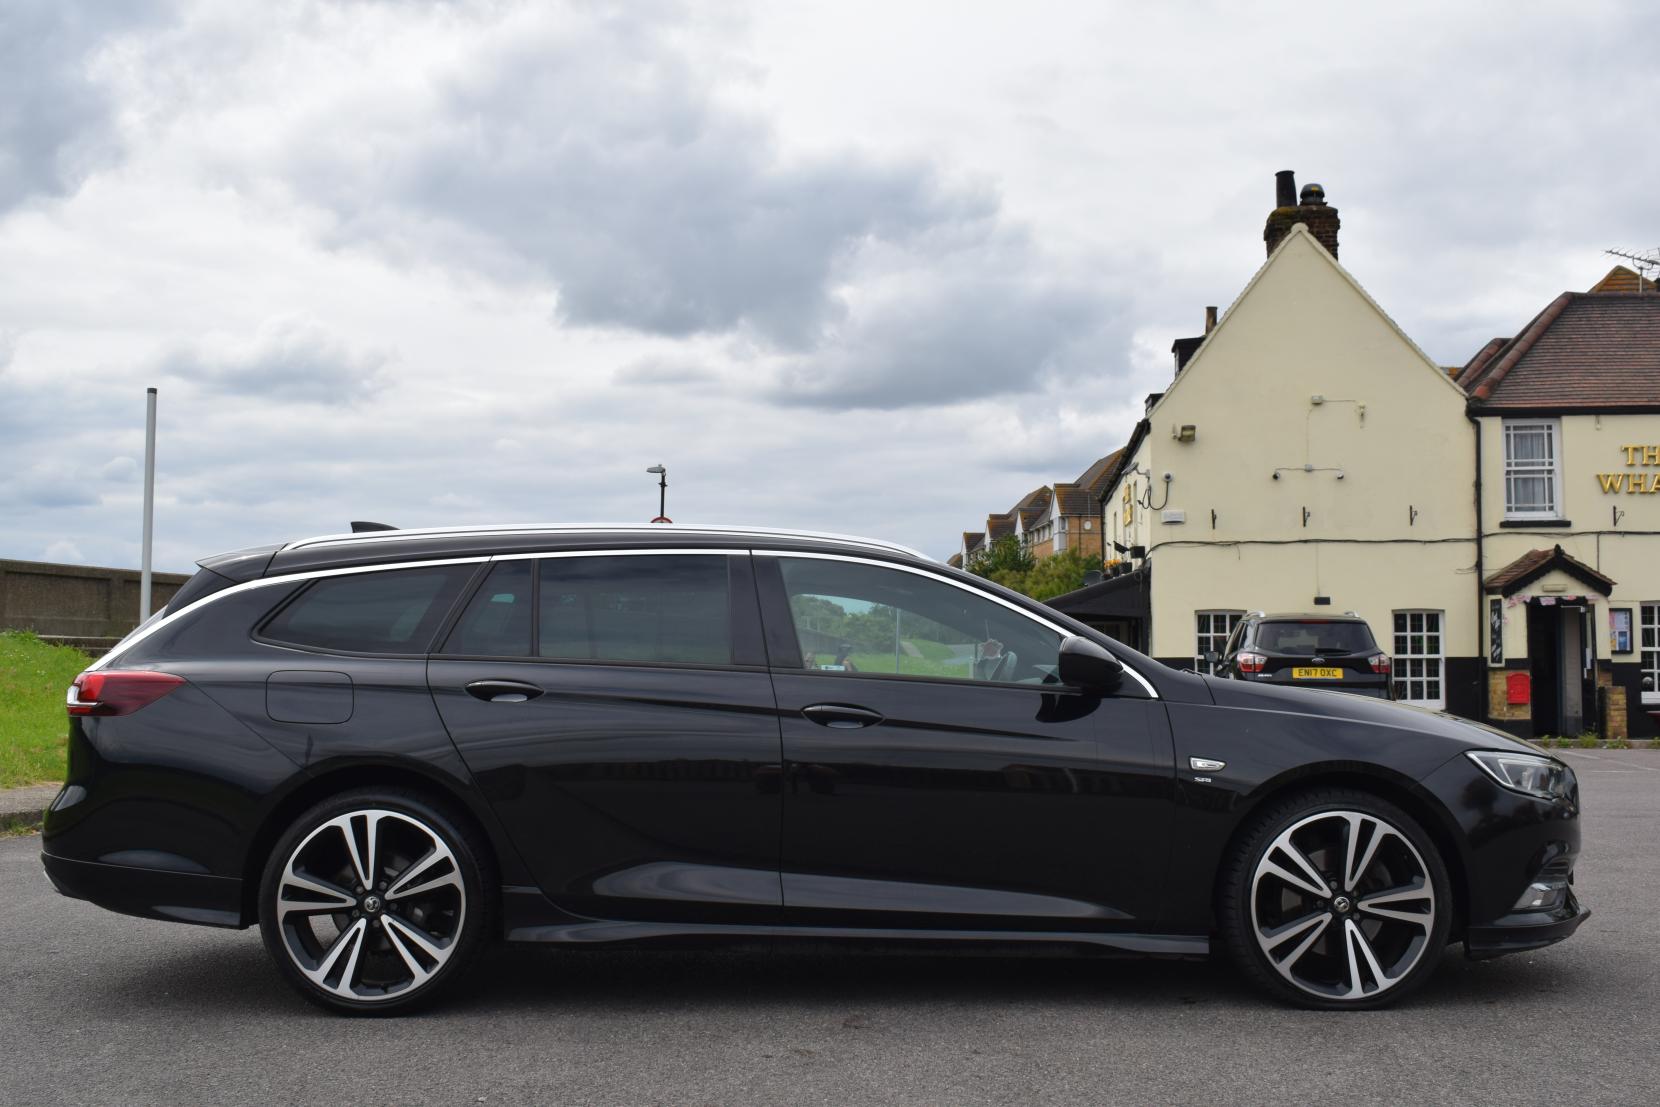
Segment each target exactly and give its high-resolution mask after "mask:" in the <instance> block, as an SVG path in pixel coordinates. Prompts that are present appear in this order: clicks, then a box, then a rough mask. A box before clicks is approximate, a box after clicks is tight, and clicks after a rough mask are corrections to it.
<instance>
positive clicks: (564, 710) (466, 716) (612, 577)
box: [428, 551, 781, 923]
mask: <svg viewBox="0 0 1660 1107" xmlns="http://www.w3.org/2000/svg"><path fill="white" fill-rule="evenodd" d="M428 680H429V682H430V685H431V688H432V692H433V696H434V698H435V699H436V701H437V703H438V710H439V712H440V713H441V714H442V716H443V719H444V722H445V724H446V725H447V726H448V728H449V731H450V735H451V737H452V738H453V739H454V741H455V744H456V747H457V748H458V749H459V750H460V752H461V756H462V758H463V759H465V761H466V763H467V766H468V768H469V769H470V770H471V772H472V773H473V775H474V777H475V779H477V781H478V783H479V786H480V788H481V789H482V791H483V792H484V794H485V796H486V798H487V799H488V801H489V802H490V803H491V804H492V806H493V807H494V809H495V811H496V813H497V814H498V816H499V817H500V818H501V820H502V822H503V823H504V824H505V825H506V828H507V831H508V833H509V834H510V835H511V837H512V838H513V841H514V843H515V844H516V845H517V847H518V849H519V851H520V853H521V854H522V856H523V858H524V860H525V862H526V864H527V865H528V866H529V868H530V870H531V872H532V873H533V874H534V875H535V877H536V880H537V883H538V884H539V885H540V886H541V888H542V891H543V892H544V893H545V894H546V895H547V896H548V897H549V898H550V899H551V900H553V901H554V902H555V903H556V904H557V905H558V906H560V907H562V908H564V909H566V910H568V911H571V912H573V913H575V914H578V915H583V916H587V917H590V918H604V919H630V920H657V921H671V922H707V923H767V922H771V921H774V920H775V918H776V916H777V911H778V907H779V904H780V902H781V901H780V893H779V885H778V820H779V799H780V797H779V773H780V762H779V732H778V722H777V718H776V715H775V711H774V705H773V698H772V687H771V684H770V682H769V680H768V677H767V673H766V668H765V653H764V650H763V647H762V643H761V630H760V622H759V616H758V614H757V612H756V609H755V589H754V584H753V579H752V574H751V569H750V561H749V557H748V555H747V553H739V554H733V553H730V552H725V551H711V552H686V553H657V552H646V553H629V552H613V553H607V554H582V555H574V556H572V555H549V556H544V557H540V558H504V559H501V560H499V561H497V562H496V564H495V565H494V566H493V567H492V569H491V571H490V575H489V576H488V577H487V578H486V579H485V581H484V583H483V585H482V586H481V587H480V588H479V589H478V591H477V592H476V593H475V594H474V595H473V597H472V598H471V600H470V601H469V602H468V604H467V606H466V607H465V608H464V609H463V611H462V614H461V616H460V618H459V619H458V621H457V622H456V624H455V626H454V628H453V629H452V630H451V631H450V632H449V633H448V635H447V636H446V638H445V640H444V642H443V644H442V645H441V647H440V650H439V652H438V654H436V655H435V656H434V657H433V658H432V660H431V661H430V662H429V663H428Z"/></svg>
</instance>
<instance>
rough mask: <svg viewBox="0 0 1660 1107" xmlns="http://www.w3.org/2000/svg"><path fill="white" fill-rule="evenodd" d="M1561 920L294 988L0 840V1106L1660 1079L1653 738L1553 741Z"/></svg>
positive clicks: (1313, 1098) (786, 957)
mask: <svg viewBox="0 0 1660 1107" xmlns="http://www.w3.org/2000/svg"><path fill="white" fill-rule="evenodd" d="M1569 756H1570V757H1571V759H1572V760H1573V762H1574V765H1575V767H1576V769H1577V770H1578V771H1579V773H1580V780H1581V786H1582V791H1583V795H1584V802H1585V808H1586V814H1585V822H1584V829H1585V838H1586V841H1585V853H1584V857H1583V859H1582V861H1581V864H1580V867H1579V870H1578V885H1577V886H1578V889H1579V891H1580V893H1581V894H1582V896H1583V897H1584V898H1585V900H1586V902H1587V903H1589V904H1590V905H1591V907H1592V909H1593V910H1594V911H1595V912H1596V913H1595V914H1594V915H1593V916H1592V918H1591V919H1590V920H1589V921H1588V922H1587V923H1586V924H1585V926H1584V927H1582V928H1581V930H1580V932H1579V934H1578V935H1577V936H1575V937H1574V938H1573V939H1571V940H1570V941H1568V942H1566V943H1564V944H1562V945H1559V946H1556V947H1555V948H1553V949H1549V950H1545V951H1542V952H1539V953H1536V954H1531V955H1522V956H1517V957H1512V958H1506V959H1502V960H1499V961H1492V962H1486V963H1482V964H1472V963H1469V962H1466V961H1464V960H1463V958H1462V956H1461V955H1460V954H1459V953H1458V952H1456V951H1455V952H1452V953H1449V954H1448V956H1447V957H1446V958H1445V960H1444V962H1443V964H1442V966H1441V968H1440V972H1439V974H1438V975H1437V977H1436V978H1435V979H1434V980H1433V981H1432V982H1431V984H1430V985H1429V987H1428V988H1427V989H1426V990H1425V991H1424V992H1423V993H1420V995H1419V996H1418V997H1415V998H1414V999H1412V1000H1411V1001H1409V1002H1408V1003H1406V1004H1405V1005H1402V1006H1399V1007H1396V1008H1394V1009H1391V1010H1388V1011H1382V1012H1372V1013H1364V1014H1353V1015H1331V1014H1316V1013H1310V1012H1304V1011H1299V1010H1294V1009H1290V1008H1286V1007H1282V1006H1279V1005H1276V1004H1273V1003H1271V1002H1268V1001H1265V1000H1263V999H1260V998H1258V996H1257V995H1256V994H1255V993H1253V992H1251V991H1250V990H1249V989H1248V988H1247V987H1246V986H1245V985H1244V984H1243V983H1242V982H1241V981H1240V980H1239V979H1238V978H1237V977H1236V976H1235V975H1234V974H1233V973H1232V972H1231V971H1230V970H1228V969H1227V968H1226V967H1223V966H1221V965H1199V964H1171V963H1162V962H1160V963H1155V962H1121V961H1107V960H1093V959H1091V960H1083V959H1048V958H1043V959H1038V958H1024V957H968V956H883V955H872V954H861V953H851V952H843V951H824V950H816V951H803V950H791V951H777V950H766V949H753V950H744V951H736V952H734V951H723V952H719V953H713V952H604V951H565V950H553V949H534V948H532V949H522V948H520V949H510V950H503V951H501V952H499V953H496V954H494V955H492V956H491V957H490V958H489V959H488V960H487V961H486V962H485V963H484V964H483V967H482V969H481V970H480V972H479V974H478V975H479V979H478V981H477V983H476V986H471V987H469V989H468V990H466V991H465V992H464V993H463V994H460V995H458V996H457V997H455V999H453V1000H452V1001H451V1002H450V1003H449V1004H448V1005H447V1006H445V1007H444V1008H442V1009H441V1010H439V1011H436V1012H433V1013H431V1014H427V1015H421V1016H415V1017H410V1018H404V1019H393V1020H366V1019H356V1020H346V1019H339V1018H334V1017H331V1016H328V1015H325V1014H323V1013H321V1012H318V1011H315V1010H313V1009H312V1008H311V1007H309V1006H308V1005H306V1004H305V1003H304V1002H302V1001H301V1000H299V999H298V998H297V997H294V996H293V995H291V993H290V992H289V991H288V990H287V988H286V987H285V986H284V985H283V984H282V982H281V981H279V980H278V978H277V976H276V973H275V972H274V971H273V970H272V969H271V968H270V967H269V966H268V964H267V962H266V959H265V953H264V950H263V948H262V946H261V944H260V941H259V937H258V935H257V933H255V932H253V931H245V932H240V933H238V932H229V931H219V930H206V929H201V928H196V927H188V926H180V925H175V924H169V923H159V922H148V921H144V920H139V919H128V918H122V917H119V916H116V915H112V914H109V913H106V912H104V911H101V910H99V909H97V908H95V907H92V906H90V905H88V904H84V903H77V902H73V901H70V900H66V899H63V898H61V897H59V896H58V895H56V894H55V893H54V892H52V890H51V888H50V886H49V885H48V884H47V883H46V881H45V878H44V877H43V876H42V875H41V873H40V868H39V864H38V862H37V860H36V852H37V849H38V841H36V840H34V839H27V838H23V839H10V840H4V841H0V942H3V945H0V1103H3V1104H20V1105H21V1104H27V1105H30V1107H35V1105H45V1104H56V1103H87V1104H117V1103H120V1104H149V1103H157V1104H161V1103H166V1104H175V1103H196V1104H243V1103H247V1104H271V1103H295V1104H297V1103H339V1104H413V1103H445V1104H478V1103H487V1104H509V1103H565V1102H569V1103H580V1104H628V1105H630V1107H635V1105H641V1104H659V1103H661V1104H725V1103H765V1104H786V1103H788V1104H795V1103H801V1104H837V1105H840V1104H854V1103H885V1104H886V1103H891V1104H951V1105H956V1104H971V1103H1040V1102H1041V1103H1124V1104H1178V1103H1195V1104H1200V1103H1202V1104H1233V1103H1242V1104H1243V1103H1251V1104H1255V1103H1294V1102H1297V1103H1319V1104H1342V1105H1344V1107H1352V1105H1357V1104H1374V1103H1377V1104H1400V1103H1432V1104H1442V1103H1446V1104H1466V1103H1468V1104H1477V1103H1479V1104H1484V1105H1492V1104H1499V1105H1503V1107H1519V1105H1523V1104H1546V1103H1549V1104H1591V1103H1597V1104H1603V1103H1606V1104H1639V1103H1640V1104H1653V1103H1655V1102H1657V1101H1660V1060H1657V1058H1660V1040H1657V1038H1660V946H1657V944H1656V940H1655V935H1656V921H1657V920H1660V861H1657V857H1660V754H1657V753H1651V752H1644V751H1634V752H1626V753H1616V752H1612V751H1610V752H1602V753H1597V754H1577V753H1575V754H1570V755H1569Z"/></svg>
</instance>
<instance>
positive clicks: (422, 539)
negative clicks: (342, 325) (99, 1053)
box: [42, 526, 1587, 1012]
mask: <svg viewBox="0 0 1660 1107" xmlns="http://www.w3.org/2000/svg"><path fill="white" fill-rule="evenodd" d="M68 709H69V714H70V716H71V728H70V737H69V771H68V780H67V782H66V783H65V785H64V788H63V791H62V792H61V793H60V794H59V795H58V797H57V799H56V800H55V801H54V802H53V804H52V807H51V811H50V812H49V814H48V815H47V817H46V825H45V830H44V841H43V849H42V860H43V862H44V864H45V867H46V871H47V874H48V875H49V876H50V878H51V880H52V882H53V883H54V884H55V885H56V886H57V888H58V889H59V890H60V891H61V892H63V893H64V894H65V895H69V896H76V897H80V898H84V899H89V900H92V901H93V902H95V903H98V904H101V905H103V906H105V907H108V908H111V909H113V910H117V911H124V912H128V913H131V914H135V915H141V916H147V917H150V918H158V919H172V920H176V921H179V922H187V923H198V924H205V925H209V926H222V927H248V926H253V925H255V924H257V925H258V926H259V927H260V929H261V931H262V932H263V934H264V939H265V944H266V946H267V948H268V949H269V951H270V954H271V956H272V957H273V958H274V959H275V962H276V964H277V966H278V967H279V969H280V971H281V972H282V974H283V975H284V976H285V977H286V978H287V979H288V980H289V981H290V982H291V983H292V984H293V985H294V986H295V987H296V988H297V989H298V990H299V991H300V992H301V993H302V994H303V995H305V996H306V997H307V998H309V999H311V1000H313V1001H315V1002H317V1003H320V1004H323V1005H324V1006H327V1007H331V1008H334V1009H336V1010H340V1011H348V1012H384V1011H389V1010H394V1009H400V1008H405V1007H407V1006H409V1005H411V1004H413V1003H417V1002H420V1001H423V1000H427V999H429V998H431V997H432V996H433V995H434V994H435V993H437V992H439V991H441V990H443V989H444V988H445V987H447V986H449V985H452V984H454V983H456V982H457V981H458V980H460V979H462V978H464V977H465V975H466V973H467V966H468V964H469V962H470V961H471V960H472V958H473V955H474V954H476V953H477V952H478V951H479V949H480V947H481V946H483V945H484V944H485V943H487V942H489V941H491V940H492V939H496V938H506V939H508V940H510V941H516V942H563V943H569V944H572V945H594V944H596V943H607V942H609V943H618V942H653V941H659V940H662V939H675V938H685V937H695V938H698V939H704V940H706V939H716V938H733V939H754V938H756V937H785V936H802V935H806V936H812V937H816V938H838V939H840V938H845V939H880V940H883V941H885V942H893V941H896V940H897V941H919V942H935V943H939V942H952V941H955V942H976V943H982V944H984V943H1047V944H1049V945H1050V946H1051V947H1054V946H1056V945H1064V946H1068V947H1072V948H1076V949H1078V950H1096V951H1107V952H1116V953H1129V954H1141V955H1152V956H1160V957H1195V958H1196V957H1204V956H1206V955H1208V954H1210V953H1211V952H1213V951H1214V950H1217V949H1219V948H1220V949H1225V950H1226V951H1227V952H1228V953H1229V954H1231V955H1232V956H1233V957H1234V958H1235V959H1236V960H1237V961H1238V963H1239V964H1240V965H1241V966H1242V968H1243V970H1244V972H1245V973H1246V974H1248V975H1249V976H1250V977H1251V978H1252V979H1254V980H1255V981H1256V982H1258V983H1259V984H1261V985H1262V986H1263V987H1264V988H1266V989H1267V990H1268V991H1270V992H1272V993H1274V994H1276V995H1278V996H1281V997H1283V998H1285V999H1288V1000H1292V1001H1295V1002H1299V1003H1303V1004H1307V1005H1310V1006H1317V1007H1330V1008H1363V1007H1375V1006H1378V1005H1380V1004H1383V1003H1387V1002H1389V1001H1391V1000H1393V999H1395V998H1397V997H1399V996H1402V995H1404V994H1406V993H1407V992H1409V991H1411V990H1412V989H1413V988H1415V987H1417V986H1418V985H1420V984H1422V983H1423V981H1424V980H1425V979H1426V978H1427V977H1428V976H1429V975H1430V974H1431V973H1432V972H1433V970H1434V968H1435V965H1436V962H1437V961H1438V959H1439V957H1440V955H1441V952H1442V950H1443V948H1444V947H1445V946H1447V945H1448V944H1449V943H1452V942H1462V943H1463V944H1464V947H1465V950H1466V952H1467V953H1468V954H1469V955H1470V956H1472V957H1490V956H1494V955H1497V954H1502V953H1510V952H1514V951H1517V950H1527V949H1534V948H1537V947H1539V946H1544V945H1548V944H1549V943H1552V942H1555V941H1558V940H1560V939H1562V938H1565V937H1567V936H1568V935H1569V934H1571V933H1573V931H1574V929H1575V928H1576V927H1578V926H1579V924H1580V923H1581V922H1582V921H1584V919H1585V917H1586V915H1587V912H1586V911H1585V909H1583V908H1582V907H1581V906H1580V905H1579V903H1578V901H1577V900H1576V898H1575V896H1574V893H1573V889H1572V880H1573V865H1574V860H1575V856H1576V854H1577V852H1578V848H1579V822H1578V817H1579V810H1578V788H1577V785H1576V783H1575V780H1574V775H1573V773H1572V771H1571V770H1570V769H1569V768H1568V767H1567V766H1566V765H1565V764H1563V763H1562V762H1560V761H1557V760H1554V759H1552V758H1549V757H1545V756H1541V755H1540V754H1538V753H1536V752H1534V751H1533V750H1532V749H1531V748H1530V747H1528V746H1525V745H1523V744H1521V743H1519V742H1516V741H1513V740H1511V739H1510V738H1508V737H1506V736H1505V735H1503V734H1502V733H1499V732H1497V731H1494V730H1491V729H1489V728H1487V727H1483V726H1479V725H1476V724H1473V723H1468V722H1462V721H1459V720H1456V719H1452V718H1448V717H1445V716H1440V715H1435V714H1431V713H1429V712H1425V711H1419V710H1416V709H1413V708H1408V707H1403V706H1399V705H1395V704H1389V703H1379V702H1373V701H1369V700H1363V699H1358V698H1352V697H1344V696H1323V695H1314V694H1309V693H1306V692H1302V691H1300V690H1298V689H1296V688H1288V687H1277V686H1272V685H1251V684H1247V683H1243V682H1238V681H1229V680H1218V679H1213V678H1209V677H1202V676H1198V675H1195V674H1192V673H1183V672H1177V671H1175V670H1174V669H1170V668H1166V667H1165V666H1162V665H1159V664H1157V663H1155V662H1153V661H1152V660H1150V659H1149V658H1147V657H1144V656H1142V655H1141V654H1138V653H1136V652H1135V651H1133V650H1130V649H1128V648H1126V647H1124V646H1123V645H1121V644H1119V643H1117V642H1114V641H1112V640H1111V639H1108V638H1106V637H1105V636H1103V635H1101V634H1099V633H1097V632H1095V631H1092V630H1090V629H1089V628H1088V627H1085V626H1083V625H1081V624H1079V623H1075V622H1073V621H1072V620H1070V619H1068V618H1067V617H1065V616H1064V615H1060V614H1058V613H1056V612H1054V611H1052V610H1050V609H1048V608H1046V607H1044V606H1043V605H1041V604H1038V603H1035V602H1033V601H1031V600H1028V599H1026V598H1025V597H1023V596H1020V595H1017V594H1015V593H1012V592H1009V591H1006V590H1004V589H1002V588H999V587H998V586H996V585H993V584H990V583H988V582H986V581H985V580H982V579H980V578H977V577H974V576H970V575H967V574H965V573H961V572H958V571H956V570H954V569H950V568H947V567H945V566H942V565H940V564H938V563H935V562H932V561H929V560H927V559H926V558H924V557H923V556H921V555H920V554H917V553H914V552H912V551H909V550H906V549H903V548H901V547H897V546H893V545H889V544H886V543H881V542H873V541H865V540H861V539H855V538H841V537H834V536H827V535H813V534H800V533H784V532H773V531H760V530H740V529H735V528H720V527H692V526H655V527H608V528H590V529H579V528H560V527H545V526H544V527H529V526H523V527H499V528H466V529H456V530H430V531H414V530H411V531H385V532H381V533H372V534H359V535H339V536H333V537H325V538H314V539H309V540H306V541H300V542H291V543H289V544H287V545H284V546H271V547H265V548H260V549H249V550H241V551H238V552H236V553H229V554H223V555H221V556H218V557H211V558H208V559H207V560H205V561H203V562H201V571H200V572H199V573H197V574H196V575H195V576H194V577H192V578H191V580H190V581H189V582H188V583H187V584H186V585H185V586H184V587H183V588H182V589H181V590H180V591H179V593H178V594H177V595H176V596H175V597H174V598H173V599H172V601H171V602H170V603H169V604H168V605H167V607H166V609H165V610H164V611H163V612H161V613H160V614H159V615H158V616H157V617H156V618H154V619H152V620H150V621H149V622H147V623H145V624H144V625H143V626H141V627H140V628H139V629H138V630H137V631H135V632H134V633H133V634H132V635H130V636H129V637H128V638H127V639H126V640H125V641H123V642H122V643H121V644H120V645H119V646H117V647H116V648H115V650H114V651H113V652H111V653H110V654H109V655H108V656H107V657H105V658H103V659H102V660H100V661H99V662H98V663H97V664H95V665H93V666H92V668H90V669H88V670H87V671H86V672H85V673H83V674H82V675H81V676H80V677H78V678H77V679H76V680H75V683H74V685H73V687H72V688H71V689H70V690H69V701H68Z"/></svg>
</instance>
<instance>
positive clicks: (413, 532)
mask: <svg viewBox="0 0 1660 1107" xmlns="http://www.w3.org/2000/svg"><path fill="white" fill-rule="evenodd" d="M539 531H545V532H548V533H551V534H616V533H619V532H620V533H626V534H719V535H731V536H733V537H743V536H751V537H757V538H761V537H766V538H815V539H826V540H829V541H833V542H846V543H848V544H850V545H855V546H868V547H870V548H872V549H880V550H887V551H889V552H891V553H901V554H904V555H906V556H907V557H915V558H920V559H921V560H923V561H931V560H933V559H932V558H930V557H929V556H928V555H927V554H924V553H922V552H921V551H920V550H914V549H912V548H911V547H909V546H901V545H900V544H899V543H897V542H884V541H882V540H881V539H877V538H861V537H859V536H857V535H852V534H834V533H830V532H827V531H816V530H789V529H784V528H779V527H740V526H731V525H727V524H721V523H581V524H561V523H506V524H498V525H493V526H469V527H422V528H416V529H410V530H401V529H400V530H390V531H369V532H363V533H357V534H321V535H316V536H314V537H311V538H300V539H296V540H295V541H293V542H289V543H288V544H287V545H285V546H283V547H282V549H283V551H287V550H299V549H306V548H309V547H313V546H331V545H348V544H355V543H364V542H402V541H406V540H408V539H412V538H447V537H451V536H454V537H463V536H469V535H480V536H483V535H491V534H527V533H536V532H539Z"/></svg>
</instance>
